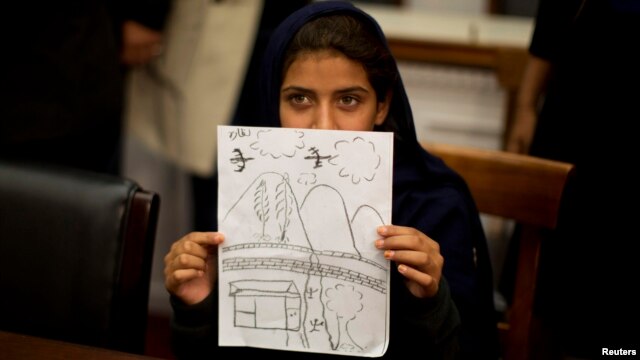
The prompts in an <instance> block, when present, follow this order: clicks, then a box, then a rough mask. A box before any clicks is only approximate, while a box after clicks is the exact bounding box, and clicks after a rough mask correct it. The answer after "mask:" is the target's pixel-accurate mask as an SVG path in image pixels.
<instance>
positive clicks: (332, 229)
mask: <svg viewBox="0 0 640 360" xmlns="http://www.w3.org/2000/svg"><path fill="white" fill-rule="evenodd" d="M300 216H301V217H302V220H303V221H304V223H305V228H306V229H307V234H308V236H309V242H310V243H311V246H312V247H313V248H314V249H315V250H332V251H339V252H345V253H350V254H358V249H356V247H355V244H354V242H353V237H352V235H351V225H350V223H349V216H348V214H347V209H346V208H345V204H344V200H343V199H342V197H341V196H340V193H339V192H338V191H337V190H336V189H334V188H333V187H330V186H328V185H317V186H314V187H313V188H312V189H311V190H309V192H308V193H307V196H306V197H305V198H304V199H303V201H302V203H301V204H300ZM335 234H339V235H337V236H339V238H338V239H336V238H335V237H336V235H335ZM330 237H331V238H330ZM329 239H331V241H329Z"/></svg>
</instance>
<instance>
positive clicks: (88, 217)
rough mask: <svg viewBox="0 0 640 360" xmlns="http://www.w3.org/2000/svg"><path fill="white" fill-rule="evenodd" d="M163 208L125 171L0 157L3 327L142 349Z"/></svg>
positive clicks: (0, 301) (130, 349)
mask: <svg viewBox="0 0 640 360" xmlns="http://www.w3.org/2000/svg"><path fill="white" fill-rule="evenodd" d="M158 210H159V197H158V195H157V194H155V193H153V192H147V191H144V190H142V189H141V188H140V187H139V186H138V185H137V184H136V183H134V182H132V181H129V180H126V179H123V178H119V177H113V176H109V175H103V174H94V173H87V172H81V171H78V170H70V169H61V168H53V167H42V166H27V165H24V164H15V163H13V164H12V163H2V162H0V329H1V330H7V331H13V332H19V333H25V334H30V335H36V336H41V337H47V338H53V339H60V340H65V341H70V342H75V343H82V344H87V345H92V346H101V347H107V348H113V349H117V350H122V351H128V352H137V353H142V352H143V351H144V340H145V329H146V319H147V306H148V305H147V304H148V298H149V281H150V274H151V262H152V257H153V243H154V240H155V229H156V222H157V216H158Z"/></svg>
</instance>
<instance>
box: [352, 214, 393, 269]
mask: <svg viewBox="0 0 640 360" xmlns="http://www.w3.org/2000/svg"><path fill="white" fill-rule="evenodd" d="M380 225H384V221H383V220H382V217H380V214H379V213H378V212H377V211H376V210H375V209H374V208H372V207H371V206H368V205H363V206H361V207H359V208H358V209H357V210H356V211H355V214H353V218H352V220H351V229H352V232H353V242H354V244H355V247H356V249H358V251H359V252H360V254H361V255H362V257H364V258H367V259H369V260H373V261H375V262H376V263H378V264H380V265H384V264H386V263H387V260H385V258H384V256H383V255H382V252H381V251H380V250H378V249H376V248H375V246H374V242H375V241H376V240H377V239H379V238H380V236H379V235H378V234H377V232H376V227H377V226H380Z"/></svg>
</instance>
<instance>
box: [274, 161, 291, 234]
mask: <svg viewBox="0 0 640 360" xmlns="http://www.w3.org/2000/svg"><path fill="white" fill-rule="evenodd" d="M293 208H294V198H293V194H292V193H291V187H290V186H289V176H288V175H287V174H285V175H284V176H283V177H282V181H281V182H280V183H279V184H278V186H276V219H277V220H278V227H279V228H280V234H278V240H279V241H280V242H288V239H287V228H288V227H289V224H290V223H291V213H292V212H293Z"/></svg>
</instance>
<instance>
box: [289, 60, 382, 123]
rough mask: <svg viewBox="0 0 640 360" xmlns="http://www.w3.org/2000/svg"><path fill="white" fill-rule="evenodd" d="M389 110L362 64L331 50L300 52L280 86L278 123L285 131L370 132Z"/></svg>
mask: <svg viewBox="0 0 640 360" xmlns="http://www.w3.org/2000/svg"><path fill="white" fill-rule="evenodd" d="M388 111H389V97H388V96H387V99H386V100H385V101H384V102H380V103H379V102H378V101H377V99H376V93H375V90H374V89H373V87H372V86H371V84H370V83H369V79H368V78H367V73H366V72H365V70H364V68H363V67H362V65H361V64H360V63H358V62H356V61H353V60H350V59H349V58H347V57H346V56H344V55H343V54H342V53H340V52H337V51H331V50H322V51H318V52H308V53H302V54H299V55H298V56H297V58H296V59H295V60H294V61H293V63H291V66H289V69H288V70H287V72H286V74H285V76H284V81H283V82H282V86H281V87H280V123H281V125H282V127H286V128H307V129H330V130H359V131H370V130H373V126H374V125H381V124H382V123H383V122H384V120H385V118H386V116H387V113H388Z"/></svg>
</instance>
